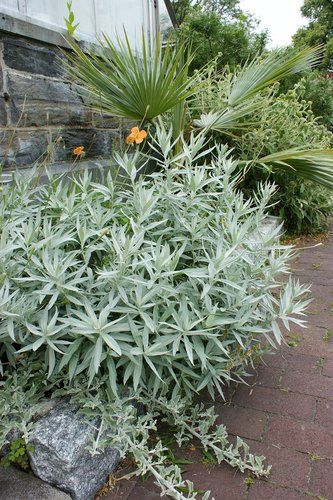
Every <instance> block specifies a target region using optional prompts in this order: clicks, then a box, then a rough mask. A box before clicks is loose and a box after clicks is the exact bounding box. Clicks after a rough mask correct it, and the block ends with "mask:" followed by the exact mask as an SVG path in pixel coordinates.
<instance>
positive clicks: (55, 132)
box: [0, 31, 122, 169]
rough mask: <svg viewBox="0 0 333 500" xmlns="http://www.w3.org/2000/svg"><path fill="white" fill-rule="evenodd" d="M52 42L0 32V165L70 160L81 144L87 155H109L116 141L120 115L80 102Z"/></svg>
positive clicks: (87, 156)
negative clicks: (116, 115)
mask: <svg viewBox="0 0 333 500" xmlns="http://www.w3.org/2000/svg"><path fill="white" fill-rule="evenodd" d="M62 58H63V56H62V53H61V50H60V49H58V48H57V47H56V46H54V45H51V44H47V43H44V42H39V41H35V40H32V39H29V38H26V37H22V36H16V35H13V34H10V33H7V32H5V31H1V32H0V164H2V166H3V167H4V168H5V169H9V168H15V167H16V166H19V167H24V166H28V165H31V164H32V163H34V162H36V161H37V160H39V159H40V160H43V159H45V158H47V159H48V160H49V161H50V162H52V163H58V162H71V161H72V160H73V159H74V157H73V149H74V147H76V146H84V147H85V151H86V158H87V159H89V158H107V157H109V156H110V153H111V151H112V149H113V148H114V146H115V144H116V142H117V141H119V139H120V137H121V135H122V130H121V122H120V120H119V119H115V118H112V117H103V116H102V115H101V114H99V113H93V112H91V111H90V110H88V109H86V108H85V107H84V106H83V105H82V101H81V99H80V97H79V96H78V95H77V93H76V92H75V90H74V89H73V85H72V83H71V82H70V81H69V80H68V79H67V78H66V71H65V69H64V67H63V65H62V64H61V59H62Z"/></svg>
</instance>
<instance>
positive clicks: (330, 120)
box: [280, 70, 333, 130]
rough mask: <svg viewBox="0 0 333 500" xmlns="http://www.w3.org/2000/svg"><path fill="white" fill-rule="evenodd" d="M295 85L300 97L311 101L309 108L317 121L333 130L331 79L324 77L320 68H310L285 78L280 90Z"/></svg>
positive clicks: (282, 90)
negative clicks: (310, 69) (302, 72)
mask: <svg viewBox="0 0 333 500" xmlns="http://www.w3.org/2000/svg"><path fill="white" fill-rule="evenodd" d="M300 80H301V81H300ZM295 85H297V87H298V89H299V90H298V92H299V94H300V96H301V98H302V99H304V100H305V101H308V102H311V110H312V111H313V114H314V115H315V116H316V117H317V118H318V123H320V124H322V125H325V126H326V127H327V128H328V129H329V130H333V80H332V79H331V78H326V77H325V75H323V72H322V71H320V70H312V71H307V72H306V73H304V74H301V75H294V76H293V77H289V78H287V79H286V81H283V82H282V85H281V89H280V90H281V92H283V93H286V92H287V91H288V90H291V89H292V88H293V87H294V86H295Z"/></svg>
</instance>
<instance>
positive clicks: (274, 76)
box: [228, 46, 323, 106]
mask: <svg viewBox="0 0 333 500" xmlns="http://www.w3.org/2000/svg"><path fill="white" fill-rule="evenodd" d="M322 50H323V48H322V46H317V47H307V48H305V49H302V50H296V49H295V50H291V51H286V49H278V50H275V51H273V52H271V53H270V54H269V55H268V56H266V57H264V58H262V59H259V58H256V59H254V60H253V61H251V62H249V63H248V64H246V65H245V66H244V67H243V68H242V69H241V71H240V72H239V73H238V74H237V75H236V76H235V79H234V82H233V84H232V86H231V90H230V93H229V97H228V104H229V106H236V105H238V104H241V103H242V102H244V101H246V100H248V99H250V98H252V97H253V96H254V95H255V94H257V93H258V92H260V91H261V90H264V89H265V88H266V87H268V86H270V85H272V84H273V83H275V82H277V81H279V80H281V79H282V78H284V77H285V76H288V75H290V74H292V73H298V72H299V71H303V70H305V69H309V68H311V67H313V66H316V65H317V64H318V63H319V62H320V60H321V58H322Z"/></svg>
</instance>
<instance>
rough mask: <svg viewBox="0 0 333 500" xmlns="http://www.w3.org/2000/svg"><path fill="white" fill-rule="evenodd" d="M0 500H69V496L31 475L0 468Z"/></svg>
mask: <svg viewBox="0 0 333 500" xmlns="http://www.w3.org/2000/svg"><path fill="white" fill-rule="evenodd" d="M0 500H70V496H69V495H67V494H66V493H64V492H63V491H59V490H57V489H56V488H54V487H52V486H50V485H49V484H47V483H44V482H43V481H41V480H40V479H38V478H37V477H35V476H34V475H32V474H27V473H26V472H22V471H20V470H18V469H15V468H14V467H0Z"/></svg>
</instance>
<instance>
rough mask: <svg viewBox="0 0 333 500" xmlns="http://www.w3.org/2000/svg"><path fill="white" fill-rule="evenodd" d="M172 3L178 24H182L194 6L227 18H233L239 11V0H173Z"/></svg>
mask: <svg viewBox="0 0 333 500" xmlns="http://www.w3.org/2000/svg"><path fill="white" fill-rule="evenodd" d="M172 5H173V9H174V11H175V14H176V18H177V20H178V23H179V24H182V23H183V21H184V20H185V18H186V16H187V15H188V14H189V13H190V11H191V10H192V9H193V8H196V7H197V8H199V9H202V10H203V11H207V12H215V13H216V14H218V15H219V16H220V17H221V18H227V19H232V18H235V17H237V16H238V15H239V14H240V12H241V10H240V8H239V0H174V1H173V2H172Z"/></svg>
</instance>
